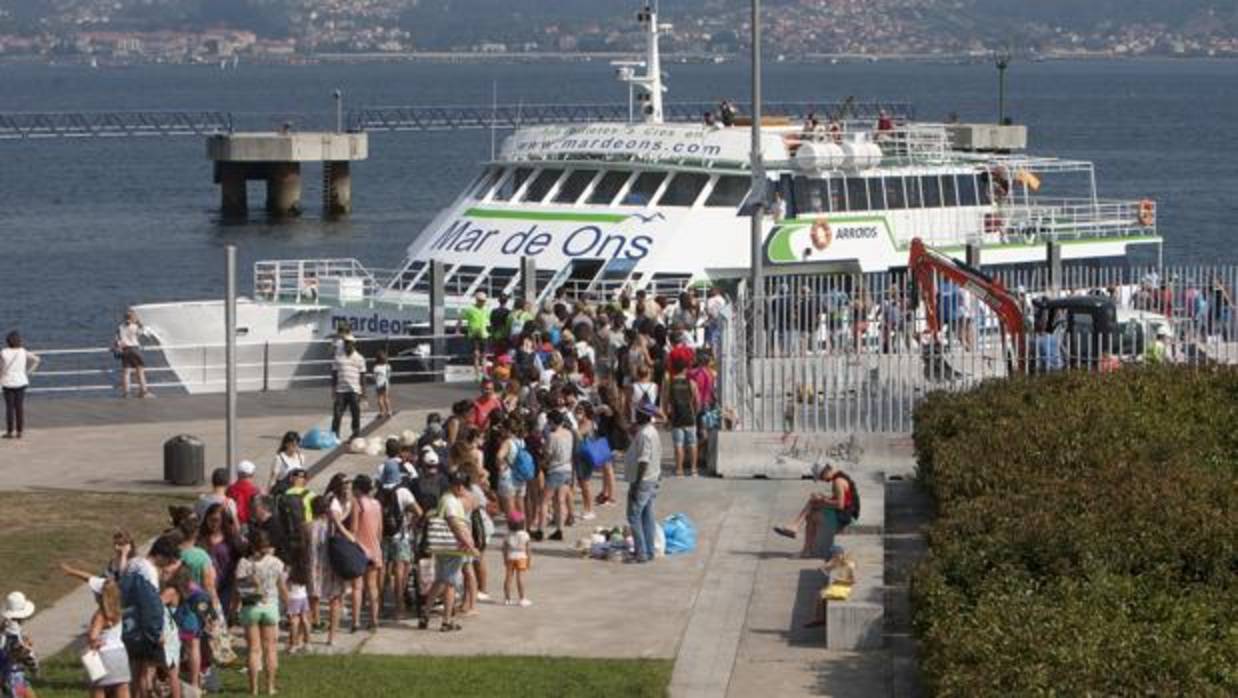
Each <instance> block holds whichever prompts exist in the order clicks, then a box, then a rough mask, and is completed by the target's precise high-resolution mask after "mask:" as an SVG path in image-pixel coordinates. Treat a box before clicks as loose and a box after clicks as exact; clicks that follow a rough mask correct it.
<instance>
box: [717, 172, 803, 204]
mask: <svg viewBox="0 0 1238 698" xmlns="http://www.w3.org/2000/svg"><path fill="white" fill-rule="evenodd" d="M801 179H802V178H801ZM797 181H798V180H797ZM751 184H752V180H750V179H749V178H748V177H736V176H734V175H723V176H721V177H719V178H718V181H717V182H714V189H713V191H711V192H709V196H708V197H707V198H706V199H705V205H706V206H717V207H719V208H734V207H736V206H738V205H740V204H741V203H742V202H743V200H744V198H745V197H746V196H748V188H749V187H750V186H751Z"/></svg>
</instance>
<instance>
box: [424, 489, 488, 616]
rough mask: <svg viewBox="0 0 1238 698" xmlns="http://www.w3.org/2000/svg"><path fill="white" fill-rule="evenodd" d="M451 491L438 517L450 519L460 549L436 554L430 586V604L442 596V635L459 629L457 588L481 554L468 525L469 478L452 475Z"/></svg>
mask: <svg viewBox="0 0 1238 698" xmlns="http://www.w3.org/2000/svg"><path fill="white" fill-rule="evenodd" d="M448 482H449V484H450V489H449V490H448V491H447V492H444V493H443V496H442V497H440V498H439V503H438V510H437V511H436V513H435V515H436V516H440V517H442V518H444V519H446V520H447V526H448V528H450V529H451V532H452V534H453V535H454V536H455V537H456V542H457V548H458V549H457V550H452V551H448V552H441V553H435V554H434V586H432V587H430V595H429V599H428V602H429V603H434V601H435V600H436V599H437V598H438V597H439V596H440V595H441V596H442V597H443V624H442V626H440V627H439V630H440V631H442V632H451V631H453V630H460V629H461V626H460V624H459V623H457V622H455V620H454V619H453V616H454V615H455V610H456V587H460V586H463V584H464V563H465V562H466V561H467V560H468V559H469V558H470V557H478V556H480V555H481V552H480V551H478V550H477V548H476V547H474V545H473V533H472V529H471V527H470V525H469V516H468V513H467V511H468V509H467V507H466V506H465V503H464V502H465V497H467V496H468V491H469V476H468V474H467V473H464V472H462V471H458V472H455V473H452V474H451V477H450V479H449V480H448ZM426 624H427V620H426V619H425V618H422V619H421V621H420V623H419V625H420V627H422V628H425V627H426Z"/></svg>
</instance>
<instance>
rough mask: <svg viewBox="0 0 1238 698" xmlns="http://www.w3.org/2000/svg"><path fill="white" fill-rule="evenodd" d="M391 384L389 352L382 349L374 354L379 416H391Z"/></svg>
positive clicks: (375, 388) (375, 389) (375, 387)
mask: <svg viewBox="0 0 1238 698" xmlns="http://www.w3.org/2000/svg"><path fill="white" fill-rule="evenodd" d="M390 385H391V364H389V363H387V352H385V351H383V350H382V349H379V350H378V353H377V354H375V355H374V392H375V393H377V394H378V416H379V417H390V416H391V397H390V396H389V395H388V394H387V389H388V388H389V387H390Z"/></svg>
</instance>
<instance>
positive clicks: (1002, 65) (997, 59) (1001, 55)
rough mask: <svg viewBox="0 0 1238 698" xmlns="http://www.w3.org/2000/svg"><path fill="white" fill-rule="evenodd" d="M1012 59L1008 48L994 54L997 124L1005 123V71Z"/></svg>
mask: <svg viewBox="0 0 1238 698" xmlns="http://www.w3.org/2000/svg"><path fill="white" fill-rule="evenodd" d="M1013 58H1014V56H1013V55H1012V52H1011V51H1010V49H1009V48H1005V49H1001V50H999V51H996V52H994V54H993V62H994V64H996V65H997V123H999V124H1004V123H1006V69H1008V68H1009V67H1010V61H1011V60H1012V59H1013Z"/></svg>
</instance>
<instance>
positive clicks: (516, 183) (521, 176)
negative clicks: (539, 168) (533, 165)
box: [493, 167, 533, 201]
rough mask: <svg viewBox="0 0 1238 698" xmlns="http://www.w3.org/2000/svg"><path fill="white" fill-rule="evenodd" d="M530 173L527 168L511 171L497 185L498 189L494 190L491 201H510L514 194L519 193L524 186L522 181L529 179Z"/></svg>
mask: <svg viewBox="0 0 1238 698" xmlns="http://www.w3.org/2000/svg"><path fill="white" fill-rule="evenodd" d="M532 171H533V170H531V169H529V168H528V167H517V168H516V169H514V170H512V171H511V174H509V175H508V176H507V177H506V178H504V179H503V181H502V182H500V183H499V188H498V189H495V190H494V197H493V199H494V200H495V201H511V199H512V197H513V196H515V194H516V192H518V191H520V187H521V185H523V184H524V180H526V179H528V178H529V173H531V172H532Z"/></svg>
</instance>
